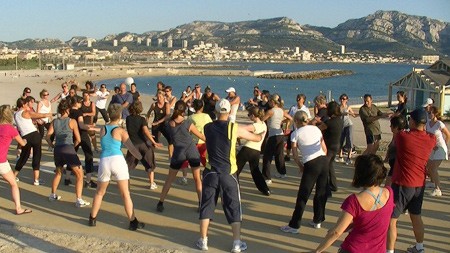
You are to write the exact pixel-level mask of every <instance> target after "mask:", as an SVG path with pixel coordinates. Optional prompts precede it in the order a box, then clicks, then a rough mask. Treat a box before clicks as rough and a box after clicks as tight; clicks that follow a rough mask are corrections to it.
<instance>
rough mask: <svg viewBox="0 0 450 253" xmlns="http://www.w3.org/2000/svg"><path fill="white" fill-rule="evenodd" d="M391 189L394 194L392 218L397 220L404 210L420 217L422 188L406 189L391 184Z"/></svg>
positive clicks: (423, 189)
mask: <svg viewBox="0 0 450 253" xmlns="http://www.w3.org/2000/svg"><path fill="white" fill-rule="evenodd" d="M391 187H392V191H393V192H394V203H395V208H394V211H393V212H392V218H396V219H397V218H398V217H400V215H401V214H402V213H404V212H405V211H406V210H408V212H409V213H410V214H413V215H420V214H421V213H422V202H423V193H424V191H425V187H424V186H422V187H406V186H401V185H397V184H395V183H392V186H391Z"/></svg>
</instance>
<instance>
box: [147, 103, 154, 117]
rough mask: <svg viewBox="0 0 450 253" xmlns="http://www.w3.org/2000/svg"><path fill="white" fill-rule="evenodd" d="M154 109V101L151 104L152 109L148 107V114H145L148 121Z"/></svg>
mask: <svg viewBox="0 0 450 253" xmlns="http://www.w3.org/2000/svg"><path fill="white" fill-rule="evenodd" d="M154 109H155V103H153V104H152V105H151V106H150V109H148V111H147V114H146V115H145V119H146V120H147V122H148V119H149V118H150V115H151V114H152V112H153V110H154Z"/></svg>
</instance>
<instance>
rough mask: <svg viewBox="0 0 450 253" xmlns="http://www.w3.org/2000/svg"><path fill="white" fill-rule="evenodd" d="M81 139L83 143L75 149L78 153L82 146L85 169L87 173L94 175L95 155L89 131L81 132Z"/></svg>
mask: <svg viewBox="0 0 450 253" xmlns="http://www.w3.org/2000/svg"><path fill="white" fill-rule="evenodd" d="M80 137H81V142H80V144H78V146H76V147H75V151H78V149H79V148H80V146H81V149H82V150H83V153H84V160H85V161H84V167H85V169H86V173H92V170H93V169H94V153H93V152H92V144H91V138H90V137H89V134H88V132H87V131H80Z"/></svg>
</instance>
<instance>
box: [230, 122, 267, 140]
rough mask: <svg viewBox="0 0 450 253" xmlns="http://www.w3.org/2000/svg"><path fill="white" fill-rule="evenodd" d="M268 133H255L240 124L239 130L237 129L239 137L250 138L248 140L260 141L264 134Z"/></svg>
mask: <svg viewBox="0 0 450 253" xmlns="http://www.w3.org/2000/svg"><path fill="white" fill-rule="evenodd" d="M265 134H266V132H262V133H259V134H254V133H252V132H250V131H249V130H248V129H247V128H246V126H241V125H239V126H238V130H237V135H238V138H241V139H244V140H248V141H256V142H258V141H260V140H262V139H263V138H264V135H265Z"/></svg>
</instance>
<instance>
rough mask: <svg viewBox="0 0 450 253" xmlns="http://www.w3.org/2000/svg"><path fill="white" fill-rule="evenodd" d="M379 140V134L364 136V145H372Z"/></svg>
mask: <svg viewBox="0 0 450 253" xmlns="http://www.w3.org/2000/svg"><path fill="white" fill-rule="evenodd" d="M380 140H381V134H376V135H372V134H366V143H367V144H374V143H375V142H376V141H380Z"/></svg>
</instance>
